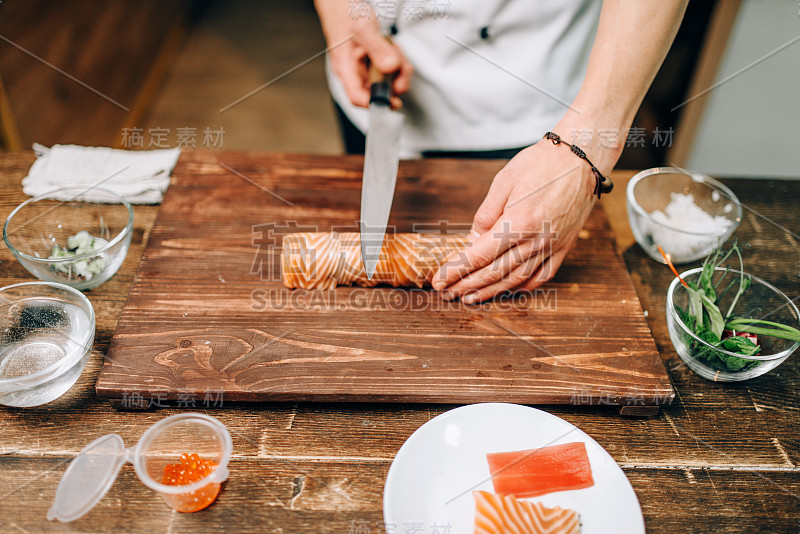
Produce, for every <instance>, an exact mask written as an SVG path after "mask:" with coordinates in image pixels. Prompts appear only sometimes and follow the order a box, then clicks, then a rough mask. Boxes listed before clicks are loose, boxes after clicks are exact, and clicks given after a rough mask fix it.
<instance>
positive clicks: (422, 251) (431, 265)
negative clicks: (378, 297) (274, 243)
mask: <svg viewBox="0 0 800 534" xmlns="http://www.w3.org/2000/svg"><path fill="white" fill-rule="evenodd" d="M466 244H467V236H466V235H462V234H386V236H385V237H384V240H383V246H382V247H381V254H380V257H379V259H378V265H377V266H376V268H375V274H374V275H373V276H372V279H371V280H370V279H368V278H367V273H366V272H365V271H364V263H363V262H362V260H361V236H360V234H358V233H356V232H344V233H339V232H298V233H294V234H288V235H286V236H285V237H284V238H283V248H282V251H281V276H282V278H283V285H285V286H286V287H288V288H299V289H333V288H335V287H336V286H350V285H359V286H363V287H373V286H376V285H378V284H389V285H391V286H394V287H425V286H427V285H430V281H431V279H432V278H433V275H434V274H435V273H436V271H437V270H438V269H439V267H440V266H441V265H442V264H443V263H444V262H445V261H447V259H448V258H450V257H451V256H454V255H455V254H457V253H458V251H459V250H461V249H462V248H463V247H464V246H465V245H466Z"/></svg>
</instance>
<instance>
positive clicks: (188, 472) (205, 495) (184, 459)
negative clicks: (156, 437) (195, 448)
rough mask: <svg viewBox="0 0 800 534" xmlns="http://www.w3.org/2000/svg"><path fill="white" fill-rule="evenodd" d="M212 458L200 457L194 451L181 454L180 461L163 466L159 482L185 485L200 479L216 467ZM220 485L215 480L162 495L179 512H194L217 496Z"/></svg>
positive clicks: (170, 484)
mask: <svg viewBox="0 0 800 534" xmlns="http://www.w3.org/2000/svg"><path fill="white" fill-rule="evenodd" d="M216 467H217V464H216V462H214V461H213V460H208V459H203V458H200V456H199V455H197V454H196V453H192V454H188V453H184V454H181V462H180V463H178V464H167V465H165V466H164V478H163V479H162V481H161V483H162V484H164V485H166V486H185V485H187V484H192V483H194V482H197V481H198V480H202V479H203V478H205V477H207V476H208V475H209V474H211V472H212V471H214V469H216ZM219 488H220V485H219V483H216V482H211V483H209V484H206V485H205V486H203V487H202V488H200V489H198V490H195V491H192V492H189V493H182V494H177V495H169V496H167V495H164V498H165V499H168V500H169V501H172V504H173V505H174V506H173V507H174V508H175V509H176V510H178V511H179V512H196V511H198V510H202V509H203V508H205V507H206V506H208V505H209V504H211V503H212V502H214V499H216V498H217V494H218V493H219Z"/></svg>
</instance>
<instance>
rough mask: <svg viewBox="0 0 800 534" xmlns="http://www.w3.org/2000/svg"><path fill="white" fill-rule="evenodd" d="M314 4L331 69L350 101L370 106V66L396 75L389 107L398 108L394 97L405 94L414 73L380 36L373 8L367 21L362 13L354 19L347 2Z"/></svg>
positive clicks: (318, 0) (322, 0) (320, 0)
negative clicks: (326, 43) (323, 34)
mask: <svg viewBox="0 0 800 534" xmlns="http://www.w3.org/2000/svg"><path fill="white" fill-rule="evenodd" d="M315 4H316V8H317V13H318V14H319V18H320V22H321V23H322V30H323V32H324V33H325V39H326V41H327V42H328V47H329V50H328V55H329V58H330V61H331V66H332V68H333V71H334V72H335V73H336V75H337V76H338V77H339V79H340V80H341V81H342V84H343V85H344V88H345V91H347V95H348V96H349V97H350V101H351V102H352V103H353V104H354V105H356V106H359V107H367V106H369V78H368V72H369V64H370V63H372V64H373V65H374V66H375V67H376V68H377V69H378V70H379V71H380V72H381V73H382V74H384V75H388V74H394V75H395V77H394V81H393V83H392V92H393V93H394V95H395V96H394V97H393V98H392V107H393V108H395V109H398V108H400V107H401V106H402V102H401V101H400V99H399V98H398V97H397V95H402V94H403V93H405V92H406V91H408V88H409V86H410V85H411V74H412V73H413V71H414V69H413V68H412V67H411V63H409V61H408V59H406V57H405V55H403V52H402V51H401V50H400V48H399V47H398V46H397V45H396V44H394V43H392V42H391V41H389V40H388V39H386V37H384V36H383V34H382V33H381V30H380V26H379V25H378V20H377V17H376V16H375V13H374V12H373V11H372V8H371V7H370V8H369V17H367V16H364V15H365V14H364V13H358V16H357V17H354V16H352V14H351V13H350V11H349V7H348V2H347V1H346V0H316V2H315Z"/></svg>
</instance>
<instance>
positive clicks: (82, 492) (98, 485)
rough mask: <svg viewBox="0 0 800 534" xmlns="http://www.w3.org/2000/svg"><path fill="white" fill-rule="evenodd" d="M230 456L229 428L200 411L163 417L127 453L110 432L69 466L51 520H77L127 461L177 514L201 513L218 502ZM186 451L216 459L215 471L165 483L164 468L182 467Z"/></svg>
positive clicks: (107, 488) (111, 483)
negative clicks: (182, 481)
mask: <svg viewBox="0 0 800 534" xmlns="http://www.w3.org/2000/svg"><path fill="white" fill-rule="evenodd" d="M232 452H233V442H232V441H231V435H230V432H228V429H227V428H226V427H225V425H223V424H222V423H221V422H220V421H219V420H217V419H215V418H214V417H210V416H208V415H204V414H200V413H192V412H190V413H182V414H178V415H173V416H170V417H167V418H165V419H162V420H161V421H159V422H158V423H156V424H154V425H153V426H151V427H150V428H149V429H147V431H146V432H145V433H144V434H143V435H142V437H141V438H140V439H139V441H138V443H136V445H135V446H133V447H131V448H129V449H126V448H125V444H124V442H123V441H122V438H121V437H120V436H119V435H118V434H107V435H105V436H103V437H100V438H98V439H96V440H94V441H93V442H92V443H90V444H89V445H88V446H86V447H85V448H84V449H83V450H82V451H81V452H80V454H78V456H77V457H76V458H75V459H74V460H72V462H71V463H70V464H69V467H67V470H66V471H65V472H64V476H63V477H62V478H61V482H60V483H59V484H58V489H57V490H56V496H55V499H54V501H53V505H52V506H51V508H50V511H49V512H48V513H47V519H50V520H53V519H58V520H59V521H62V522H67V521H74V520H75V519H78V518H79V517H81V516H82V515H84V514H85V513H87V512H88V511H89V510H91V509H92V508H93V507H94V505H96V504H97V503H98V502H99V501H100V499H102V498H103V496H104V495H105V494H106V492H108V490H109V489H110V488H111V486H112V485H113V484H114V481H115V480H116V478H117V475H118V474H119V470H120V469H121V468H122V465H123V464H124V463H125V462H129V463H132V464H133V468H134V470H135V471H136V475H137V476H138V477H139V479H140V480H141V481H142V482H144V484H145V485H146V486H148V487H149V488H151V489H153V490H155V491H157V492H158V493H159V494H160V495H161V497H162V498H163V499H164V502H166V503H167V504H168V505H169V506H170V508H172V509H174V510H177V511H178V512H195V511H198V510H202V509H203V508H205V507H206V506H208V505H210V504H211V503H212V502H214V500H215V499H216V497H217V494H218V493H219V490H220V485H221V484H222V482H224V481H225V480H226V479H227V478H228V462H229V461H230V458H231V453H232ZM186 453H197V455H198V456H200V457H201V458H203V459H207V460H211V461H213V462H214V463H215V464H216V468H215V469H214V470H213V471H211V472H210V473H209V474H208V475H206V476H205V477H204V478H202V479H200V480H198V481H197V482H194V483H192V484H186V485H181V486H169V485H166V484H162V480H163V476H164V469H165V467H166V466H167V465H168V464H175V463H180V458H181V455H182V454H186Z"/></svg>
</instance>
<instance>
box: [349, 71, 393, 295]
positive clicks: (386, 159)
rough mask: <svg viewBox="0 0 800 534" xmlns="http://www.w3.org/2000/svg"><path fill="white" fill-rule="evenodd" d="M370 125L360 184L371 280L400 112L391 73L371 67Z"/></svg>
mask: <svg viewBox="0 0 800 534" xmlns="http://www.w3.org/2000/svg"><path fill="white" fill-rule="evenodd" d="M369 78H370V100H369V128H368V130H367V143H366V148H365V151H364V174H363V177H362V183H361V222H360V225H361V259H362V261H363V262H364V270H365V271H366V272H367V278H369V279H372V275H373V274H375V267H376V266H377V264H378V258H379V257H380V255H381V245H382V244H383V236H384V234H385V233H386V224H387V223H388V222H389V212H390V211H391V209H392V199H393V198H394V186H395V182H396V181H397V166H398V158H399V156H398V144H399V141H400V130H401V129H402V127H403V115H402V114H401V113H398V112H397V111H392V106H391V98H392V79H393V77H392V76H383V75H382V74H381V73H380V72H379V71H378V70H377V69H376V68H375V67H374V66H370V76H369Z"/></svg>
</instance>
